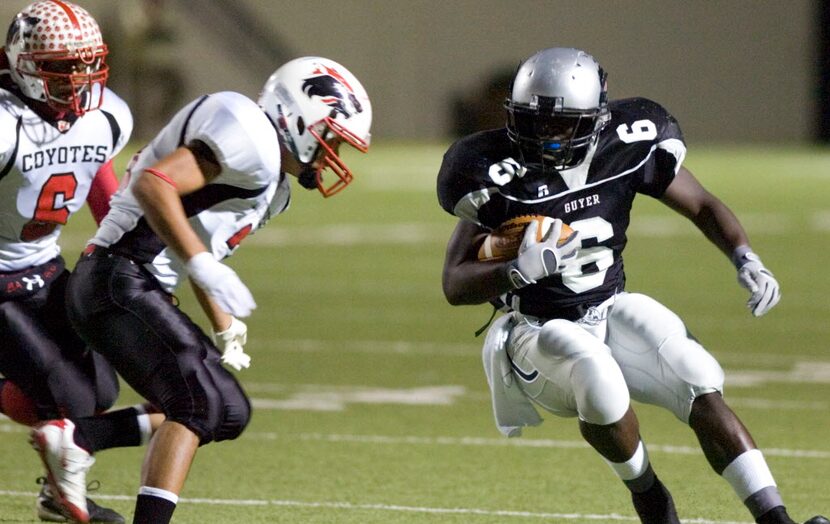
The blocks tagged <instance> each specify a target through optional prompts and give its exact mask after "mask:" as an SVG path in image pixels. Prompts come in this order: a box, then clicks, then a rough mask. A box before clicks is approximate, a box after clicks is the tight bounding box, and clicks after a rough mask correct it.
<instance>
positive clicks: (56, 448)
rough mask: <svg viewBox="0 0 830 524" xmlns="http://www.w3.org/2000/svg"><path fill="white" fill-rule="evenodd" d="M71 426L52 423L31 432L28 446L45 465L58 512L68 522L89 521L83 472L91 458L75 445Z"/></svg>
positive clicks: (63, 422) (69, 422)
mask: <svg viewBox="0 0 830 524" xmlns="http://www.w3.org/2000/svg"><path fill="white" fill-rule="evenodd" d="M74 433H75V424H73V423H72V421H70V420H69V419H63V420H52V421H49V422H47V423H46V424H44V425H42V426H40V427H39V428H36V429H33V430H32V433H31V442H32V447H33V448H34V449H35V450H37V452H38V454H39V455H40V459H41V460H42V461H43V465H44V466H46V479H47V483H48V485H49V487H50V489H51V494H52V495H53V499H52V500H53V501H54V502H56V503H57V505H58V508H59V509H60V513H61V514H63V515H64V516H65V517H66V518H68V519H69V520H70V521H75V522H81V523H87V522H89V521H90V520H89V517H90V515H89V507H88V505H87V498H86V473H87V471H89V468H90V467H92V464H94V463H95V459H94V458H93V457H92V455H90V454H89V452H87V451H86V450H84V449H82V448H81V447H79V446H78V445H77V444H75V441H74V440H73V439H72V435H73V434H74Z"/></svg>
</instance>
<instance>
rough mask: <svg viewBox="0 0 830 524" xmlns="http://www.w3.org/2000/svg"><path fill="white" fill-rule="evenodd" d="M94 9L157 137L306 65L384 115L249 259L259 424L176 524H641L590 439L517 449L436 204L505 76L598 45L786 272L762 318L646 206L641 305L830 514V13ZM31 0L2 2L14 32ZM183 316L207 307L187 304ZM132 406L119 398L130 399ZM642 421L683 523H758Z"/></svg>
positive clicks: (696, 8)
mask: <svg viewBox="0 0 830 524" xmlns="http://www.w3.org/2000/svg"><path fill="white" fill-rule="evenodd" d="M81 3H82V4H83V5H85V6H86V7H88V9H89V10H90V11H91V12H92V13H93V15H94V16H96V17H97V18H98V20H99V21H100V22H101V25H102V29H103V32H104V35H105V38H106V39H107V41H108V42H109V43H110V45H111V47H112V61H111V65H112V66H113V68H114V69H113V72H112V83H111V85H112V87H113V88H114V89H116V90H117V92H119V93H120V94H122V95H123V96H124V97H125V98H126V99H127V100H128V101H130V103H131V105H132V107H133V111H134V114H135V117H136V119H137V121H138V135H147V134H150V133H152V132H153V131H154V130H155V129H157V128H158V126H160V125H161V124H162V122H163V120H164V119H165V118H166V117H167V116H168V114H167V113H168V112H169V111H173V110H175V108H176V107H177V106H178V105H180V104H181V103H183V102H185V101H187V100H189V99H191V98H193V97H196V96H198V95H200V94H202V93H205V92H212V91H218V90H225V89H231V90H237V91H240V92H243V93H246V94H248V95H250V96H252V97H255V96H256V95H257V93H258V90H259V88H260V86H261V84H262V82H263V81H264V79H265V77H266V76H267V75H268V74H270V72H271V71H272V70H273V69H274V68H275V67H276V66H277V65H279V64H280V63H281V62H282V61H284V60H286V59H289V58H291V57H294V56H298V55H304V54H320V55H324V56H329V57H331V58H334V59H336V60H338V61H341V62H342V63H344V64H346V65H347V66H348V67H349V68H350V69H351V70H352V71H353V72H354V73H355V74H357V76H358V77H360V78H361V79H362V80H363V82H364V84H365V85H366V87H367V90H368V91H369V93H370V95H371V96H372V100H373V105H374V110H375V115H376V126H374V130H373V131H374V133H373V134H374V139H375V142H374V145H373V148H372V150H371V151H370V153H369V154H368V155H365V156H363V157H361V158H351V157H350V158H348V159H347V161H348V162H349V163H350V165H351V164H354V166H353V167H354V168H355V171H356V173H357V179H356V181H355V183H354V184H353V185H352V186H351V187H350V188H349V189H348V190H347V191H345V192H344V193H343V194H341V195H338V196H337V197H335V198H333V199H328V200H323V199H321V198H319V196H318V195H317V194H315V193H309V192H305V191H300V190H298V191H297V192H296V194H295V196H294V201H293V204H292V207H291V209H289V211H288V212H287V213H286V214H285V215H283V216H280V217H278V218H276V219H275V220H274V221H273V222H272V223H271V224H269V225H268V227H266V228H265V229H263V230H262V231H260V232H258V233H257V234H255V235H252V236H251V237H250V238H249V239H247V240H246V242H245V247H244V248H243V249H242V250H240V252H239V253H238V254H237V255H235V256H234V257H233V259H232V260H231V261H230V263H231V265H233V266H234V267H235V268H236V269H237V270H238V271H239V272H240V274H241V275H242V276H243V278H244V279H245V281H246V282H247V283H248V284H249V286H250V287H251V288H252V290H253V291H254V294H255V295H256V297H257V301H258V304H259V308H258V309H257V311H256V312H255V314H254V315H253V316H252V317H251V318H250V319H249V321H248V324H249V331H250V333H249V343H248V348H247V349H248V350H249V352H250V353H251V354H252V356H253V364H252V367H251V368H250V369H248V370H246V371H244V372H242V373H240V374H239V375H238V376H239V377H240V380H241V381H242V382H243V384H244V385H245V387H246V389H247V390H248V391H249V393H250V395H251V397H252V398H253V402H254V406H255V416H254V420H253V422H252V424H251V426H250V428H249V429H248V430H247V431H246V433H245V434H244V435H243V436H242V437H241V439H240V440H239V441H236V442H231V443H225V444H219V445H211V446H208V447H206V448H204V449H203V450H201V451H200V452H199V454H198V456H197V460H196V464H195V465H194V468H193V470H192V472H191V475H190V479H189V481H188V484H187V487H186V489H185V492H184V493H183V499H182V503H181V504H180V507H179V509H178V510H177V512H176V518H175V520H174V522H177V523H193V524H197V523H198V524H203V523H209V524H212V523H217V524H218V523H228V522H238V523H243V522H244V523H266V522H268V523H274V522H276V523H286V524H289V523H290V524H296V523H312V524H315V523H319V524H330V523H338V524H340V523H346V524H349V523H358V522H360V523H377V524H381V523H383V524H388V523H406V524H412V523H414V524H419V523H428V522H429V523H433V522H441V523H442V524H443V523H449V524H485V523H487V524H490V523H492V524H495V523H505V522H507V523H511V522H517V523H519V522H530V523H535V522H539V523H541V522H554V523H560V522H561V523H569V524H570V523H575V524H581V523H584V524H587V523H597V522H602V523H607V522H635V521H636V519H635V518H634V515H633V511H632V510H631V509H630V507H629V506H630V504H629V502H628V500H627V496H626V492H625V490H624V488H622V487H621V485H620V483H619V481H618V480H615V478H614V477H613V475H612V474H611V473H610V472H609V470H608V468H607V466H605V465H604V464H603V463H602V462H601V461H600V460H599V459H598V458H597V457H596V455H595V453H593V452H592V451H591V450H590V449H587V448H586V446H585V445H584V443H582V441H581V438H580V436H579V433H578V430H577V428H576V424H574V423H573V421H569V420H560V419H556V418H554V417H546V421H545V423H544V424H543V425H542V426H541V427H539V428H533V429H531V430H528V431H527V432H526V433H525V437H524V438H522V439H518V440H510V441H508V440H506V439H503V438H501V437H500V434H499V433H498V432H497V431H496V429H495V427H494V425H493V423H492V420H491V415H490V404H489V398H488V395H487V387H486V382H485V380H484V376H483V372H482V370H481V364H480V357H479V346H480V343H481V339H480V338H478V339H477V338H475V337H473V332H474V331H475V330H476V329H477V328H478V327H479V326H480V325H481V324H483V323H484V322H485V321H486V319H487V317H488V316H489V314H490V310H489V308H488V307H486V306H481V307H463V308H452V307H450V306H448V305H447V304H446V302H445V301H444V299H443V296H442V294H441V289H440V272H441V265H442V261H443V252H444V245H445V242H446V239H447V237H448V235H449V233H450V231H451V229H452V227H453V225H454V221H453V220H452V219H451V218H450V217H449V216H447V215H446V214H445V213H443V212H442V211H441V210H440V208H439V207H438V205H437V202H436V198H435V192H434V179H435V174H436V173H437V170H438V166H439V165H440V162H441V155H442V154H443V151H444V150H445V149H446V147H447V145H448V144H449V141H450V140H451V139H452V137H453V136H454V135H456V134H457V133H458V132H462V131H464V130H469V129H472V128H475V127H478V126H485V125H500V124H501V121H502V120H501V119H502V116H501V110H500V99H501V98H502V96H503V92H500V90H501V89H504V82H503V79H504V76H505V74H506V75H507V76H509V74H510V72H511V71H512V69H513V68H514V67H515V66H516V64H517V63H518V61H519V60H520V59H521V58H523V57H525V56H527V55H529V54H531V53H532V52H534V51H535V50H537V49H539V48H542V47H547V46H551V45H573V46H576V47H582V48H585V49H588V50H589V51H591V52H592V53H594V54H595V55H596V56H597V57H598V59H599V60H600V62H601V63H602V64H603V66H604V67H605V68H606V69H607V70H608V71H609V73H610V90H611V94H612V96H613V97H625V96H633V95H643V96H648V97H651V98H653V99H655V100H658V101H659V102H661V103H663V104H664V105H666V106H667V107H668V108H669V109H670V110H671V111H672V112H673V113H674V114H675V115H676V116H677V117H678V119H679V120H680V123H681V126H682V127H683V129H684V131H685V133H686V138H687V141H688V142H689V144H690V151H689V155H688V157H687V161H686V165H687V166H689V168H690V169H691V170H692V171H693V172H694V173H695V174H696V175H697V176H698V177H699V178H700V179H701V180H702V181H703V182H704V183H705V184H706V185H707V186H708V187H709V188H710V189H712V190H713V191H714V192H715V193H717V194H719V195H720V196H721V197H722V198H723V199H724V200H725V201H726V202H727V203H728V204H730V205H731V206H732V208H733V209H734V210H735V211H736V213H737V214H738V215H739V216H740V217H741V218H742V220H743V221H744V223H745V225H746V227H747V229H748V230H749V232H750V235H751V237H752V239H753V244H754V245H755V247H756V249H757V250H758V251H759V252H760V253H761V254H762V255H763V257H764V260H765V261H766V263H767V264H768V265H769V266H770V268H771V269H772V270H773V271H775V273H776V276H777V277H778V278H779V280H780V281H781V283H782V290H783V300H782V302H781V304H780V305H779V306H778V307H777V308H776V309H775V311H773V312H772V313H771V314H770V315H768V316H766V317H764V318H762V319H754V318H752V317H751V316H750V315H749V313H748V312H747V311H746V310H745V308H744V307H743V303H744V301H745V299H746V297H745V293H744V292H743V290H741V289H740V288H739V287H738V285H737V284H736V283H735V277H734V271H733V270H732V268H731V266H730V264H729V263H728V261H726V260H725V259H724V257H723V256H722V255H720V254H719V253H718V252H717V251H716V250H715V249H714V248H713V247H711V246H710V245H708V244H707V242H706V241H705V240H704V239H703V237H702V236H701V235H700V234H699V233H698V232H697V231H696V230H694V228H693V227H692V226H691V225H690V224H688V223H686V222H685V221H684V220H683V219H681V218H680V217H678V216H676V215H674V214H672V213H671V212H670V211H668V210H667V209H665V208H664V207H662V206H660V205H659V204H658V203H656V202H654V201H651V200H650V199H646V198H642V199H641V200H640V201H639V202H638V203H637V205H636V206H635V210H634V218H633V220H632V226H631V229H630V231H629V232H630V237H631V242H630V244H629V248H628V250H627V252H626V261H627V264H626V267H627V273H628V286H629V288H630V289H636V290H639V291H642V292H645V293H647V294H650V295H652V296H654V297H655V298H657V299H659V300H661V301H662V302H664V303H666V304H667V305H669V306H670V307H672V308H673V309H674V310H675V311H677V312H678V313H679V314H680V315H681V316H683V317H684V319H685V320H686V322H687V324H688V326H689V328H690V329H691V330H692V331H693V332H694V334H695V336H697V338H699V339H700V340H701V341H702V342H703V343H704V344H705V345H707V347H709V348H710V350H711V351H712V352H713V353H714V354H715V355H716V356H717V357H718V359H719V360H720V361H721V363H722V364H723V366H724V367H725V369H726V372H727V396H728V398H729V399H730V402H731V404H732V406H733V407H734V408H735V410H736V411H737V412H738V413H739V415H740V416H741V417H742V418H743V419H744V421H745V422H746V423H747V425H748V426H749V427H750V428H751V430H752V431H753V434H754V436H755V438H756V439H757V441H758V443H759V445H760V446H761V448H762V449H763V450H764V452H765V453H766V455H767V457H768V459H769V461H770V464H771V466H772V468H773V471H774V472H775V473H776V477H777V480H778V483H779V485H780V487H781V490H782V492H783V493H784V495H785V498H786V500H787V501H788V505H789V506H790V508H791V510H792V512H793V514H794V515H795V516H796V517H798V518H799V519H801V520H804V519H806V518H807V517H808V516H810V515H812V514H814V513H817V512H824V513H825V514H828V513H830V474H828V471H830V443H829V442H830V441H828V434H830V348H828V342H827V341H828V340H830V327H828V326H830V323H828V321H827V319H828V317H830V303H828V300H827V297H828V296H830V279H828V278H827V276H826V272H825V271H824V263H825V261H826V260H828V259H830V243H829V242H828V240H830V205H828V199H827V195H830V150H828V148H827V147H826V145H822V144H824V143H825V142H826V141H827V140H828V138H830V137H828V126H830V118H828V115H827V104H828V54H829V51H828V36H827V32H828V29H827V28H828V25H830V23H828V22H830V20H828V12H830V8H829V7H828V5H830V2H827V1H818V0H815V1H807V0H793V1H788V2H779V1H770V0H756V1H752V2H749V1H732V0H713V1H708V2H679V1H658V0H641V1H636V2H635V1H633V0H631V1H628V0H626V1H619V2H606V1H599V0H583V1H581V2H553V1H542V0H512V1H510V2H503V1H497V0H479V1H474V0H455V1H442V0H413V1H407V2H404V1H398V0H392V1H388V2H382V1H374V0H371V1H370V0H346V1H339V2H334V1H331V0H307V1H303V2H287V1H274V2H272V1H266V0H257V1H255V0H236V1H234V2H223V1H210V0H167V1H161V0H150V1H139V0H117V1H115V0H86V1H82V2H81ZM24 4H25V1H24V2H18V1H15V0H5V1H3V2H1V3H0V17H5V18H6V19H10V18H11V17H12V16H13V15H14V13H15V12H17V10H18V9H19V8H20V7H22V6H23V5H24ZM460 117H465V118H460ZM141 138H142V137H141V136H138V137H137V139H136V140H135V141H134V143H133V146H132V148H131V149H134V148H136V147H138V146H140V144H141ZM130 153H131V151H127V152H125V154H124V155H123V156H122V158H121V159H120V164H121V165H122V166H123V164H124V163H125V162H126V160H127V158H128V157H129V154H130ZM84 215H85V214H84V213H79V214H78V216H77V217H76V219H75V221H74V222H73V223H71V224H70V225H69V227H67V228H66V230H65V234H64V236H63V237H62V244H63V245H64V250H65V255H66V258H67V260H68V261H70V263H71V262H72V261H73V260H75V259H76V257H77V253H78V252H79V250H80V249H81V246H82V245H83V243H84V242H85V240H86V239H87V238H88V237H89V235H90V234H91V232H92V224H91V219H89V218H88V217H86V216H84ZM181 300H182V307H183V308H185V309H186V310H188V311H193V312H196V311H197V310H196V306H195V303H194V300H193V298H192V296H190V295H189V294H188V293H187V291H186V290H185V291H184V292H183V294H182V296H181ZM194 317H195V318H197V319H199V318H200V316H199V315H198V312H196V313H195V314H194ZM135 401H137V398H136V396H135V395H134V394H133V393H132V392H130V391H129V390H126V391H124V394H123V397H122V401H121V402H122V404H129V403H132V402H135ZM635 408H636V409H637V411H638V414H639V417H640V421H641V424H642V427H643V435H644V436H645V438H646V440H647V442H648V443H649V446H650V452H651V455H652V459H653V462H654V464H655V468H656V469H657V471H658V474H660V475H661V477H662V478H663V479H664V481H666V483H667V484H668V485H669V486H670V488H671V489H672V490H673V492H674V495H675V498H676V500H677V504H678V507H679V509H680V512H681V515H682V516H683V517H684V519H685V520H684V522H687V523H696V524H738V523H747V522H748V521H749V519H748V517H747V512H746V511H745V510H744V509H743V508H742V506H741V504H740V503H739V502H738V501H737V500H736V497H735V496H734V495H733V494H732V493H731V492H730V490H729V488H728V486H727V485H726V483H725V482H723V481H722V480H721V479H719V478H718V477H717V476H716V475H714V474H713V473H712V472H711V471H710V470H709V469H708V466H707V465H706V463H705V460H704V459H703V457H702V456H701V455H700V453H699V452H698V450H697V445H696V442H695V439H694V436H693V435H692V434H691V431H690V430H689V429H688V428H685V427H683V426H682V425H680V424H678V423H677V421H676V420H674V419H673V418H672V417H671V416H670V415H668V414H666V413H664V412H661V411H659V410H655V409H652V408H649V407H647V406H642V405H636V406H635ZM0 446H2V447H3V449H4V450H5V452H4V454H3V460H0V478H2V479H4V480H2V481H0V522H31V521H32V519H33V509H32V508H33V502H34V494H35V492H36V490H37V486H36V485H35V484H34V482H33V481H34V478H35V477H36V476H37V473H38V460H37V458H36V456H35V454H34V453H33V452H32V451H31V450H29V449H28V444H27V443H26V433H25V431H24V430H23V429H22V428H20V427H19V426H16V425H14V424H12V423H10V422H9V421H7V420H0ZM142 453H143V450H142V449H126V450H113V451H109V452H106V453H102V454H101V455H100V456H99V459H98V463H97V464H96V465H95V467H94V468H93V473H92V475H91V477H90V478H91V479H97V480H100V481H101V487H100V489H99V491H98V492H97V493H95V494H94V497H95V498H96V499H98V500H99V501H101V502H105V503H106V504H108V505H111V506H113V507H115V508H117V509H119V510H120V511H122V512H124V513H127V514H128V513H129V512H130V511H131V509H132V506H133V504H132V499H133V497H134V494H135V492H136V489H137V485H138V475H139V467H140V466H139V465H140V462H141V455H142Z"/></svg>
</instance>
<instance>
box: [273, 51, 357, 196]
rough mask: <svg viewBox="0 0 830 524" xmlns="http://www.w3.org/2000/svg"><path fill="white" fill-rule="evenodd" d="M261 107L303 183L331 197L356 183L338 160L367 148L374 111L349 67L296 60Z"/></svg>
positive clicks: (280, 73)
mask: <svg viewBox="0 0 830 524" xmlns="http://www.w3.org/2000/svg"><path fill="white" fill-rule="evenodd" d="M259 105H260V107H262V109H263V110H264V111H265V112H266V114H267V115H268V116H269V118H270V119H271V121H272V122H274V124H275V126H276V127H277V130H278V132H279V134H280V138H281V140H282V141H283V143H284V144H285V146H286V147H287V148H288V149H289V150H290V151H291V154H292V155H293V156H294V158H295V159H296V160H297V162H298V163H299V164H300V165H301V166H302V171H301V173H300V176H299V179H300V184H301V185H302V186H303V187H306V188H310V189H313V188H317V190H318V191H320V193H321V194H322V195H323V196H325V197H329V196H331V195H334V194H336V193H338V192H339V191H341V190H342V189H343V188H345V187H346V186H347V185H348V184H349V183H350V182H351V181H352V179H353V178H354V177H353V175H352V172H351V170H350V169H349V168H348V166H347V165H346V163H345V162H344V161H343V160H342V159H341V158H340V155H339V150H340V147H341V146H342V145H344V144H345V145H348V146H351V147H353V148H355V149H357V150H358V151H360V152H362V153H365V152H366V151H367V150H368V148H369V142H370V136H371V135H370V132H369V129H370V127H371V123H372V106H371V103H370V102H369V96H368V95H367V94H366V90H365V89H364V88H363V86H362V85H361V84H360V82H359V81H358V80H357V78H355V76H354V75H352V74H351V73H350V72H349V71H348V70H347V69H346V68H345V67H343V66H342V65H340V64H338V63H337V62H334V61H333V60H329V59H326V58H321V57H302V58H297V59H294V60H292V61H290V62H288V63H286V64H285V65H283V66H282V67H280V68H279V69H277V70H276V71H275V72H274V74H273V75H271V77H270V78H269V79H268V81H267V82H266V83H265V87H264V88H263V90H262V93H261V94H260V97H259Z"/></svg>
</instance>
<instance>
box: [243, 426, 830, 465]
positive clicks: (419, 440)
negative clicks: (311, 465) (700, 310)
mask: <svg viewBox="0 0 830 524" xmlns="http://www.w3.org/2000/svg"><path fill="white" fill-rule="evenodd" d="M242 438H252V439H259V440H303V441H322V442H349V443H360V444H391V445H426V446H490V447H504V446H515V447H529V448H559V449H590V447H589V446H588V444H587V443H586V442H584V441H578V440H550V439H522V438H519V439H507V438H482V437H416V436H390V435H350V434H336V433H334V434H332V433H297V434H280V433H272V432H255V431H249V432H246V433H244V434H243V437H242ZM648 450H649V451H650V452H652V451H653V452H657V453H666V454H669V455H700V454H701V451H700V448H698V447H694V446H673V445H661V444H649V446H648ZM762 451H763V452H764V455H766V456H768V457H788V458H802V459H825V460H826V459H830V451H823V450H805V449H785V448H762Z"/></svg>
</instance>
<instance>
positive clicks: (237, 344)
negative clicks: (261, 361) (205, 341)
mask: <svg viewBox="0 0 830 524" xmlns="http://www.w3.org/2000/svg"><path fill="white" fill-rule="evenodd" d="M247 341H248V326H246V325H245V323H244V322H242V321H241V320H239V319H238V318H236V317H231V325H230V326H228V329H226V330H225V331H220V332H219V333H216V332H215V331H214V332H213V343H214V344H216V347H217V348H219V351H221V352H222V363H223V364H227V365H228V366H230V367H232V368H233V369H235V370H237V371H240V370H242V369H247V368H248V367H249V366H250V365H251V356H250V355H248V354H247V353H245V350H244V349H243V346H244V345H245V343H246V342H247Z"/></svg>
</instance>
